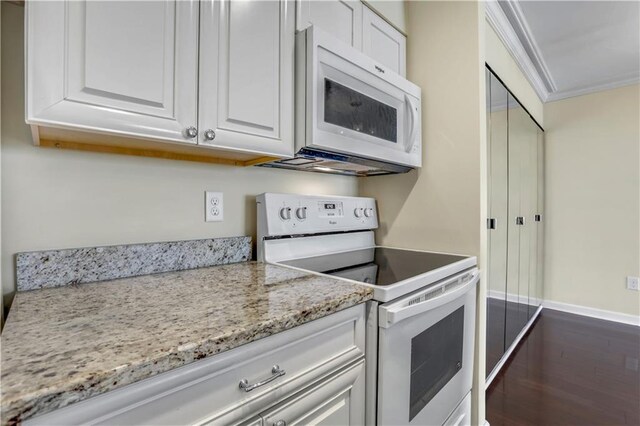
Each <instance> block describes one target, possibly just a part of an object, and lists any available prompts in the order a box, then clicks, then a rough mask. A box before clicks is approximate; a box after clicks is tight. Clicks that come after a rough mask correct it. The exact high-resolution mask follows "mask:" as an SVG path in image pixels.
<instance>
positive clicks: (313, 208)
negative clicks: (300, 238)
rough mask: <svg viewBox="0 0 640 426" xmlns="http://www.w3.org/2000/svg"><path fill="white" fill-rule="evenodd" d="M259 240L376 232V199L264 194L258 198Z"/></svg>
mask: <svg viewBox="0 0 640 426" xmlns="http://www.w3.org/2000/svg"><path fill="white" fill-rule="evenodd" d="M256 201H257V209H258V238H264V237H278V236H286V235H300V234H319V233H325V232H344V231H360V230H370V229H376V228H377V227H378V214H377V209H376V200H375V199H373V198H365V197H341V196H325V195H297V194H275V193H264V194H261V195H258V196H257V197H256Z"/></svg>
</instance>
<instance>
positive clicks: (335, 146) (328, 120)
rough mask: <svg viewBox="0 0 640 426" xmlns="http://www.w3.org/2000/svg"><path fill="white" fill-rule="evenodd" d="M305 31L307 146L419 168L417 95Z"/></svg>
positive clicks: (354, 54)
mask: <svg viewBox="0 0 640 426" xmlns="http://www.w3.org/2000/svg"><path fill="white" fill-rule="evenodd" d="M307 31H308V35H307V36H308V38H307V40H310V43H311V45H310V46H309V45H308V49H311V51H312V54H311V55H309V56H308V60H309V61H311V63H308V64H307V71H308V72H309V74H308V75H307V77H306V78H307V84H308V86H307V90H308V93H309V94H310V97H309V98H310V99H309V101H310V104H308V105H307V111H306V112H307V113H308V114H310V116H308V117H307V120H308V121H310V123H311V126H310V127H311V134H310V135H307V136H308V139H307V145H308V146H309V147H312V148H316V149H320V150H325V151H330V152H340V153H343V154H349V155H355V156H359V157H363V158H372V159H376V160H381V161H385V162H390V163H396V164H402V165H406V166H410V167H420V166H421V164H422V154H421V140H422V138H421V111H420V89H419V88H418V87H417V86H415V85H414V84H413V83H411V82H409V81H407V80H404V79H403V78H402V77H400V76H399V75H396V74H395V73H393V72H392V71H390V70H385V69H384V68H383V67H382V66H381V65H379V64H377V63H376V62H374V61H373V60H372V59H371V58H369V57H367V56H365V55H364V54H363V53H362V52H359V51H357V50H356V49H354V48H352V47H351V46H347V45H346V44H343V43H341V42H339V41H337V40H335V39H334V38H333V37H331V36H330V35H328V34H326V33H324V32H322V31H320V30H318V29H315V28H313V27H312V28H310V29H309V30H307Z"/></svg>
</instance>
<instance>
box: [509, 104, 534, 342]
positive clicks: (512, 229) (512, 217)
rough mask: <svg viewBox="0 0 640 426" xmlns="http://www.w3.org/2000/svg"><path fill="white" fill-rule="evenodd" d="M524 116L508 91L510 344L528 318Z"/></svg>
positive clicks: (525, 133) (525, 118) (524, 113)
mask: <svg viewBox="0 0 640 426" xmlns="http://www.w3.org/2000/svg"><path fill="white" fill-rule="evenodd" d="M527 120H529V116H528V114H527V113H526V112H525V111H524V109H523V108H522V106H520V104H519V103H518V102H517V101H516V100H515V98H514V97H513V96H511V95H509V99H508V121H509V134H508V139H509V142H508V152H509V153H508V162H509V166H508V168H509V172H508V178H509V185H508V187H509V202H508V225H507V234H508V240H507V241H508V242H507V309H506V311H507V312H506V324H505V344H506V347H507V348H508V347H509V346H511V344H512V343H513V341H514V340H515V338H516V337H517V336H518V334H519V333H520V331H522V329H523V327H524V326H525V325H526V323H527V321H528V292H529V283H528V270H529V247H528V242H529V239H528V235H527V234H526V232H525V231H523V230H524V228H525V224H526V217H525V216H526V215H525V213H524V207H525V206H526V205H527V197H526V193H525V191H523V188H526V185H525V183H526V172H525V170H523V167H522V165H523V163H524V159H525V158H526V157H527V130H526V126H527Z"/></svg>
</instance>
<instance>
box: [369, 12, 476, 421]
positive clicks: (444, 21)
mask: <svg viewBox="0 0 640 426" xmlns="http://www.w3.org/2000/svg"><path fill="white" fill-rule="evenodd" d="M406 8H407V29H408V32H409V38H408V40H407V76H408V78H409V80H411V81H413V82H414V83H416V84H417V85H419V86H420V87H421V88H422V132H423V133H422V137H423V163H422V168H421V169H419V170H416V171H413V172H410V173H408V174H404V175H396V176H378V177H371V178H367V179H363V180H361V181H360V191H361V195H366V196H372V197H375V198H377V199H378V201H379V203H378V208H379V215H380V225H381V226H380V229H379V230H378V232H377V239H378V242H379V243H382V244H385V245H391V246H395V247H409V248H417V249H424V250H433V251H443V252H455V253H467V254H472V255H480V254H481V253H480V252H481V246H482V244H481V232H482V231H481V229H482V227H481V226H480V223H481V217H484V216H485V214H484V213H483V212H482V211H481V208H482V206H483V205H484V204H485V203H484V202H482V201H481V197H482V194H481V179H483V178H484V176H485V175H486V172H482V171H481V167H482V165H481V156H482V155H484V152H485V150H486V146H485V131H486V130H485V121H486V118H485V105H484V104H485V96H484V55H483V50H484V49H483V45H484V28H483V25H484V5H483V4H482V3H476V2H464V1H463V2H431V1H429V2H407V3H406ZM482 161H484V159H482ZM479 297H480V298H481V299H480V300H484V281H483V282H482V285H481V287H480V294H479ZM478 310H479V312H478V322H479V325H478V334H477V341H478V346H477V347H478V354H477V358H476V381H475V382H474V383H475V385H474V400H473V406H474V417H475V418H476V419H477V418H481V419H484V346H485V345H484V303H479V304H478Z"/></svg>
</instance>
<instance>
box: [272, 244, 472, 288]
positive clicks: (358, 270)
mask: <svg viewBox="0 0 640 426" xmlns="http://www.w3.org/2000/svg"><path fill="white" fill-rule="evenodd" d="M464 259H467V257H466V256H456V255H452V254H441V253H430V252H423V251H411V250H402V249H394V248H387V247H371V248H367V249H362V250H354V251H349V252H343V253H334V254H327V255H322V256H315V257H307V258H303V259H295V260H289V261H285V262H280V263H281V264H283V265H289V266H294V267H296V268H300V269H306V270H309V271H313V272H320V273H323V274H328V275H334V276H337V277H341V278H348V279H351V280H354V281H360V282H364V283H368V284H375V285H378V286H388V285H392V284H395V283H397V282H399V281H402V280H406V279H407V278H412V277H415V276H417V275H421V274H425V273H427V272H431V271H434V270H436V269H440V268H442V267H444V266H447V265H451V264H452V263H456V262H458V261H461V260H464Z"/></svg>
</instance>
